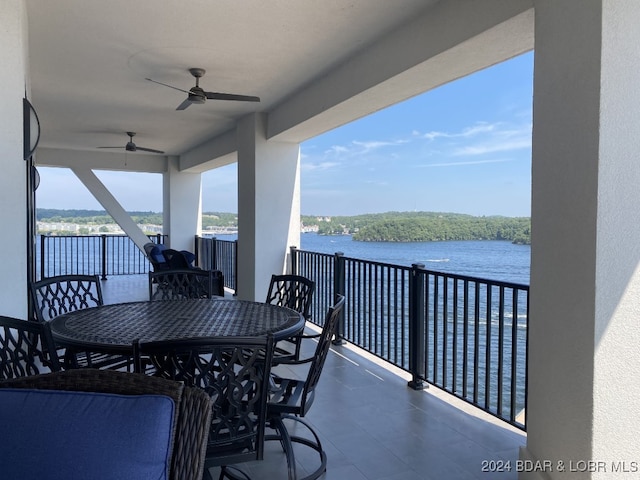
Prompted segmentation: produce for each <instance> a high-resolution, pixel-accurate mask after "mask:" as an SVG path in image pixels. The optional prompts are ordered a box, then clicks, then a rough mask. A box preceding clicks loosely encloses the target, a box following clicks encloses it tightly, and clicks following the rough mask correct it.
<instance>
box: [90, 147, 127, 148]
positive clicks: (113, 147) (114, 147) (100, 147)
mask: <svg viewBox="0 0 640 480" xmlns="http://www.w3.org/2000/svg"><path fill="white" fill-rule="evenodd" d="M97 148H124V147H97Z"/></svg>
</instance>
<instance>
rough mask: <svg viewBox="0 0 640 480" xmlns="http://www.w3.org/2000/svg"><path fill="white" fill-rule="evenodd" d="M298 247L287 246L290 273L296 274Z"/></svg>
mask: <svg viewBox="0 0 640 480" xmlns="http://www.w3.org/2000/svg"><path fill="white" fill-rule="evenodd" d="M297 252H298V247H296V246H295V245H294V246H291V247H289V263H290V265H291V275H297V274H298V253H297Z"/></svg>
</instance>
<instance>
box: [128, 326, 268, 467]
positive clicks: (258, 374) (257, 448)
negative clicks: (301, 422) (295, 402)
mask: <svg viewBox="0 0 640 480" xmlns="http://www.w3.org/2000/svg"><path fill="white" fill-rule="evenodd" d="M134 356H135V360H136V361H135V364H136V368H137V371H142V370H143V368H144V370H145V371H150V372H153V373H152V374H153V375H155V376H159V377H163V378H170V379H173V380H178V381H182V382H184V383H185V384H186V385H190V386H195V387H199V388H201V389H202V390H204V391H205V392H206V393H207V394H208V395H210V396H211V398H212V400H213V416H212V419H211V428H210V432H209V440H208V444H207V452H206V460H205V475H204V477H203V478H204V479H209V478H211V476H210V473H209V471H208V469H209V468H211V467H221V471H220V479H223V478H225V477H226V478H230V479H236V478H245V479H246V478H248V477H247V475H246V474H245V473H244V472H242V470H240V469H238V468H237V467H234V466H233V465H235V464H238V463H242V462H247V461H250V460H262V458H263V455H264V430H265V422H266V409H267V390H268V388H269V374H270V370H271V360H272V358H273V337H272V336H264V337H229V338H225V337H211V338H196V339H176V340H166V341H157V342H148V343H143V342H140V343H135V344H134ZM148 365H150V366H151V367H150V368H148V367H147V366H148Z"/></svg>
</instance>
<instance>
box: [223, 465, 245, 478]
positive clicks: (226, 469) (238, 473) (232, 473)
mask: <svg viewBox="0 0 640 480" xmlns="http://www.w3.org/2000/svg"><path fill="white" fill-rule="evenodd" d="M224 478H229V479H230V480H251V477H249V475H247V474H246V473H244V472H243V471H242V470H240V469H239V468H238V467H232V466H223V467H222V468H221V469H220V477H218V480H224Z"/></svg>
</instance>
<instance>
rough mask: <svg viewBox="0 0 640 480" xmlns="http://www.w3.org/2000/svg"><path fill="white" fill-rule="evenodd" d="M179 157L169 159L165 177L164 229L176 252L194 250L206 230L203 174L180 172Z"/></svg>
mask: <svg viewBox="0 0 640 480" xmlns="http://www.w3.org/2000/svg"><path fill="white" fill-rule="evenodd" d="M178 162H179V158H178V157H175V156H170V157H168V165H167V173H165V174H164V177H163V226H164V229H163V231H164V233H165V234H167V235H169V245H170V246H171V248H173V249H175V250H188V251H190V252H193V251H194V245H195V235H196V234H197V233H199V232H200V230H202V175H201V174H200V173H187V172H181V171H179V170H178Z"/></svg>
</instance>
